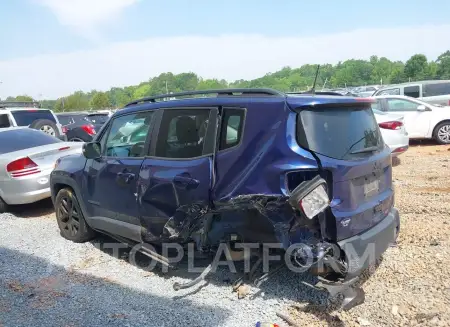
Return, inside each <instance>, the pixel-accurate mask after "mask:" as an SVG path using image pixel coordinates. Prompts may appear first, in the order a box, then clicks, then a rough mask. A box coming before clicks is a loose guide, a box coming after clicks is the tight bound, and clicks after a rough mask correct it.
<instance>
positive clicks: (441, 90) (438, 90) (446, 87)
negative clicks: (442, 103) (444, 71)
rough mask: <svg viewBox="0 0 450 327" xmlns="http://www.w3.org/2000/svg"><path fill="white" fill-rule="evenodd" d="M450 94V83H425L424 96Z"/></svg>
mask: <svg viewBox="0 0 450 327" xmlns="http://www.w3.org/2000/svg"><path fill="white" fill-rule="evenodd" d="M448 94H450V83H436V84H424V85H423V96H424V97H434V96H439V95H448Z"/></svg>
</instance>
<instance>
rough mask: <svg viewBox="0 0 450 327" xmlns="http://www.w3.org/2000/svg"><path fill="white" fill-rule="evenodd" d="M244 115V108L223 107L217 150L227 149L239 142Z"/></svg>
mask: <svg viewBox="0 0 450 327" xmlns="http://www.w3.org/2000/svg"><path fill="white" fill-rule="evenodd" d="M244 116H245V110H244V109H224V111H223V118H222V130H221V133H220V146H219V150H224V149H229V148H232V147H234V146H236V145H238V144H239V143H240V141H241V138H242V130H243V125H244Z"/></svg>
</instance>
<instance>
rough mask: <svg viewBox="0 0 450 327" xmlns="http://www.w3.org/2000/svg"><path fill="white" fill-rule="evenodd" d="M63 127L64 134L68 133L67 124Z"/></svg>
mask: <svg viewBox="0 0 450 327" xmlns="http://www.w3.org/2000/svg"><path fill="white" fill-rule="evenodd" d="M61 129H62V132H63V134H67V127H66V126H63V127H62V128H61Z"/></svg>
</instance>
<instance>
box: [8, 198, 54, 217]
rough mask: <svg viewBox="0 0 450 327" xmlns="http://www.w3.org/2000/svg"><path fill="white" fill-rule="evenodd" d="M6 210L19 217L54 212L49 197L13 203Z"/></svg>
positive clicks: (38, 215)
mask: <svg viewBox="0 0 450 327" xmlns="http://www.w3.org/2000/svg"><path fill="white" fill-rule="evenodd" d="M8 212H10V213H12V214H13V215H15V216H16V217H19V218H39V217H41V216H47V215H50V214H52V213H54V212H55V209H54V208H53V203H52V200H51V199H50V198H48V199H44V200H41V201H38V202H35V203H30V204H21V205H13V206H9V207H8Z"/></svg>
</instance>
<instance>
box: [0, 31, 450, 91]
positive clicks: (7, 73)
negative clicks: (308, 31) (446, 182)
mask: <svg viewBox="0 0 450 327" xmlns="http://www.w3.org/2000/svg"><path fill="white" fill-rule="evenodd" d="M448 35H450V24H448V25H427V26H418V27H407V28H406V27H405V28H386V29H364V30H355V31H350V32H346V33H338V34H327V35H319V36H311V37H268V36H263V35H223V36H217V37H207V36H180V37H166V38H150V39H145V40H141V41H134V42H123V43H113V44H109V45H105V46H102V47H100V48H97V49H93V50H89V51H78V52H72V53H64V54H53V55H45V56H36V57H30V58H21V59H13V60H7V61H2V62H1V61H0V80H1V81H3V84H0V97H6V96H7V95H17V94H29V95H31V96H38V95H39V94H43V96H44V97H45V98H56V97H59V96H64V95H68V94H70V93H72V92H73V91H76V90H83V91H89V90H92V89H97V90H107V89H109V88H110V87H112V86H125V85H132V84H138V83H140V82H142V81H145V80H148V79H149V78H150V77H153V76H156V75H158V74H160V73H162V72H167V71H170V72H173V73H181V72H189V71H192V72H195V73H197V74H199V75H200V76H202V77H204V78H224V79H227V80H230V81H231V80H236V79H241V78H244V79H250V78H256V77H259V76H262V75H264V74H266V73H268V72H273V71H276V70H278V69H280V68H282V67H283V66H291V67H299V66H301V65H303V64H306V63H336V62H338V61H341V60H346V59H351V58H355V59H361V58H365V59H368V58H369V57H370V56H371V55H378V56H385V57H387V58H389V59H391V60H407V59H408V58H409V57H410V56H411V55H413V54H416V53H423V54H425V55H426V56H427V57H428V59H429V60H432V59H436V57H437V56H438V55H439V54H441V53H442V52H444V51H445V50H448V45H447V44H446V43H445V42H442V40H446V39H447V37H448Z"/></svg>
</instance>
